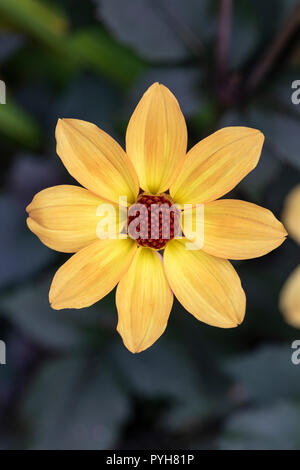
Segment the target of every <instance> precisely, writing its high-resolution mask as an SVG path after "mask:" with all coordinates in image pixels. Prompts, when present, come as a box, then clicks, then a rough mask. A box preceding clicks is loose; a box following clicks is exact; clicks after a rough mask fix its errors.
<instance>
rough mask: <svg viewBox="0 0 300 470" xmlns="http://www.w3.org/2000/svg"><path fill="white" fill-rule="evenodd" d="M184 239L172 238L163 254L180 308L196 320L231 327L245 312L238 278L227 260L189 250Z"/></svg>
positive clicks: (168, 277) (238, 322)
mask: <svg viewBox="0 0 300 470" xmlns="http://www.w3.org/2000/svg"><path fill="white" fill-rule="evenodd" d="M186 241H187V240H186V239H181V240H175V239H174V240H171V241H169V242H168V243H167V246H166V249H165V253H164V265H165V271H166V275H167V279H168V281H169V284H170V286H171V289H172V290H173V292H174V294H175V296H176V297H177V299H178V300H179V302H180V303H181V304H182V305H183V307H184V308H185V309H186V310H187V311H188V312H190V313H191V314H192V315H194V316H195V317H196V318H197V319H198V320H201V321H203V322H204V323H208V324H209V325H212V326H218V327H221V328H231V327H235V326H237V325H239V324H240V323H241V322H242V321H243V318H244V315H245V306H246V298H245V293H244V291H243V289H242V286H241V281H240V279H239V276H238V275H237V273H236V271H235V269H234V268H233V266H232V265H231V264H230V262H229V261H227V260H224V259H221V258H215V257H214V256H210V255H208V254H206V253H204V252H203V251H201V250H188V249H187V247H186V246H185V244H186Z"/></svg>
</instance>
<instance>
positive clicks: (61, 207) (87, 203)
mask: <svg viewBox="0 0 300 470" xmlns="http://www.w3.org/2000/svg"><path fill="white" fill-rule="evenodd" d="M102 204H105V205H106V204H108V203H107V201H104V200H103V199H100V198H99V197H98V196H96V195H95V194H93V193H91V192H90V191H88V190H86V189H84V188H81V187H79V186H71V185H61V186H54V187H51V188H47V189H44V190H43V191H40V192H39V193H37V194H36V195H35V196H34V198H33V200H32V202H31V203H30V204H29V205H28V206H27V208H26V210H27V212H28V215H29V217H28V219H27V224H28V227H29V228H30V230H31V231H32V232H33V233H35V235H37V236H38V237H39V239H40V240H41V241H42V242H43V243H44V244H45V245H46V246H48V247H49V248H52V249H53V250H57V251H62V252H65V253H74V252H76V251H79V250H80V249H81V248H84V247H85V246H87V245H88V244H89V243H92V242H93V241H95V240H97V226H98V224H99V222H100V220H101V219H103V217H105V216H106V217H107V215H106V212H104V215H102V216H99V215H97V214H99V212H97V211H98V209H99V206H100V205H102ZM112 207H114V210H115V216H116V217H115V226H114V224H113V222H114V221H113V220H112V224H111V228H112V229H116V230H115V231H116V232H117V233H118V232H119V225H118V222H119V210H118V207H116V206H113V205H112ZM121 219H122V221H121V225H122V223H125V221H124V220H123V219H124V214H123V211H121ZM109 228H110V227H108V229H109ZM107 233H108V231H107Z"/></svg>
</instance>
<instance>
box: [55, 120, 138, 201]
mask: <svg viewBox="0 0 300 470" xmlns="http://www.w3.org/2000/svg"><path fill="white" fill-rule="evenodd" d="M56 141H57V153H58V155H59V156H60V158H61V160H62V162H63V164H64V165H65V167H66V168H67V170H68V172H69V173H70V174H71V175H72V176H73V178H75V179H76V180H77V181H78V182H79V183H80V184H82V186H84V187H85V188H87V189H89V190H90V191H92V192H94V193H96V194H98V195H99V196H101V197H103V198H104V199H108V200H109V201H113V202H116V203H118V202H119V201H118V199H119V196H126V197H127V199H128V203H130V204H131V203H133V202H135V200H136V197H137V195H138V191H139V184H138V179H137V176H136V173H135V170H134V168H133V165H132V163H131V162H130V160H129V158H128V157H127V155H126V154H125V152H124V150H123V149H122V148H121V147H120V145H119V144H118V143H117V142H116V141H115V140H114V139H112V137H110V136H109V135H108V134H106V133H105V132H103V131H102V130H101V129H99V127H97V126H96V125H95V124H91V123H89V122H86V121H80V120H78V119H59V120H58V123H57V126H56Z"/></svg>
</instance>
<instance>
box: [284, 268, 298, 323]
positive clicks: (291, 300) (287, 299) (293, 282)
mask: <svg viewBox="0 0 300 470" xmlns="http://www.w3.org/2000/svg"><path fill="white" fill-rule="evenodd" d="M279 306H280V310H281V311H282V313H283V316H284V318H285V320H286V322H287V323H288V324H289V325H291V326H294V327H295V328H300V265H299V266H298V267H297V268H296V269H295V270H294V271H293V272H292V274H291V275H290V276H289V277H288V279H287V281H286V282H285V284H284V286H283V288H282V290H281V293H280V300H279Z"/></svg>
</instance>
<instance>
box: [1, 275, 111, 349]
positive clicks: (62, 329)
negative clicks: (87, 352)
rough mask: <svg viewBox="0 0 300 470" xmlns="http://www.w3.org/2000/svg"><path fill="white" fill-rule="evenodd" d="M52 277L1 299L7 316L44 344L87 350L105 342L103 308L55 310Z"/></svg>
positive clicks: (57, 347) (27, 333)
mask: <svg viewBox="0 0 300 470" xmlns="http://www.w3.org/2000/svg"><path fill="white" fill-rule="evenodd" d="M50 283H51V279H48V280H47V282H44V283H42V284H40V283H39V284H35V285H27V286H22V287H21V288H19V289H15V290H14V291H13V292H9V293H8V294H6V295H5V296H4V297H3V298H2V299H0V306H1V310H2V312H3V314H4V315H5V317H6V318H7V319H8V320H9V321H11V322H12V323H13V324H14V325H15V326H16V327H17V328H19V329H20V330H21V331H22V332H23V334H24V335H25V336H26V337H27V338H30V339H31V340H33V341H35V342H36V343H38V344H39V345H41V346H42V347H46V348H54V349H58V350H79V349H80V350H83V349H86V348H88V347H90V346H92V345H93V344H94V343H98V344H99V342H101V340H102V335H101V328H100V324H99V320H100V317H101V316H102V315H103V312H101V309H100V308H97V307H96V306H92V307H90V308H86V309H83V310H72V309H66V310H63V311H58V310H53V309H52V308H51V307H50V305H49V298H48V293H49V288H50Z"/></svg>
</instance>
